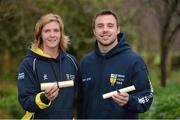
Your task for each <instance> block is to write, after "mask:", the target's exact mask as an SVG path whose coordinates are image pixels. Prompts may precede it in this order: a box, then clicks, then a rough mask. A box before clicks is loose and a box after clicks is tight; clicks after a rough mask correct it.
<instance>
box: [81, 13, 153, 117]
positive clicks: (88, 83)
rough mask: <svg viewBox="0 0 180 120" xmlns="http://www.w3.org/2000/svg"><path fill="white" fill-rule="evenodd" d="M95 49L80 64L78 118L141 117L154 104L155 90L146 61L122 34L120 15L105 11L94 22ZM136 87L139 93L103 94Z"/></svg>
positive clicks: (96, 16) (97, 15)
mask: <svg viewBox="0 0 180 120" xmlns="http://www.w3.org/2000/svg"><path fill="white" fill-rule="evenodd" d="M93 32H94V35H95V37H96V44H95V49H94V51H92V52H91V53H89V54H87V55H86V56H85V57H84V58H83V59H82V61H81V64H80V71H81V77H82V80H80V81H79V96H78V99H79V100H78V118H88V119H98V118H100V119H103V118H108V119H110V118H111V119H117V118H138V113H141V112H145V111H147V110H148V108H149V107H150V106H151V104H152V101H153V90H152V87H151V83H150V81H149V78H148V70H147V67H146V65H145V63H144V61H143V59H142V58H141V57H140V56H138V55H137V54H136V53H134V52H133V51H132V50H131V48H130V47H129V45H128V43H127V41H126V38H125V34H124V33H122V32H120V25H119V22H118V17H117V15H116V14H115V13H114V12H112V11H110V10H104V11H101V12H99V13H97V14H96V15H95V17H94V20H93ZM131 85H134V86H135V88H136V90H135V91H133V92H129V93H117V94H114V95H113V96H112V97H111V98H108V99H103V97H102V95H103V94H105V93H108V92H111V91H115V90H118V89H121V88H125V87H128V86H131Z"/></svg>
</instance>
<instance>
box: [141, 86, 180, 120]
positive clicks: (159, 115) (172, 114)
mask: <svg viewBox="0 0 180 120" xmlns="http://www.w3.org/2000/svg"><path fill="white" fill-rule="evenodd" d="M179 92H180V84H174V85H170V86H167V87H165V88H161V87H160V88H156V89H155V90H154V101H153V104H152V106H151V108H150V109H149V111H147V112H146V113H143V114H142V115H141V118H143V119H179V118H180V94H179Z"/></svg>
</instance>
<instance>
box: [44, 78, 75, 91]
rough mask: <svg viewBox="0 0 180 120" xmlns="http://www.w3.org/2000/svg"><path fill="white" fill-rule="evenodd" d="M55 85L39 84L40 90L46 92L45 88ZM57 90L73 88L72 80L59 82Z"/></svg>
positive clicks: (52, 83)
mask: <svg viewBox="0 0 180 120" xmlns="http://www.w3.org/2000/svg"><path fill="white" fill-rule="evenodd" d="M53 85H57V83H56V82H49V83H41V90H46V89H47V88H49V87H51V86H53ZM58 85H59V88H65V87H72V86H74V82H73V80H67V81H61V82H58Z"/></svg>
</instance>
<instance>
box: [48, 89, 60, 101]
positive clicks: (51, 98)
mask: <svg viewBox="0 0 180 120" xmlns="http://www.w3.org/2000/svg"><path fill="white" fill-rule="evenodd" d="M58 93H59V89H58V90H56V91H55V92H54V93H52V94H51V95H50V96H49V98H50V100H51V101H53V100H54V99H55V98H56V97H57V96H58Z"/></svg>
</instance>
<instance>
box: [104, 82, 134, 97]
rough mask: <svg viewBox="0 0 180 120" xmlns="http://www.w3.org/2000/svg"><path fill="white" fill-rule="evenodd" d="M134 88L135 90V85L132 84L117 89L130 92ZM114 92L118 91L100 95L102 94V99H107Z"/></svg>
mask: <svg viewBox="0 0 180 120" xmlns="http://www.w3.org/2000/svg"><path fill="white" fill-rule="evenodd" d="M134 90H135V86H134V85H132V86H129V87H125V88H122V89H119V90H118V91H119V92H122V93H126V92H130V91H134ZM116 93H118V92H117V91H112V92H109V93H106V94H103V95H102V96H103V99H107V98H110V97H112V96H113V95H114V94H116Z"/></svg>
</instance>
